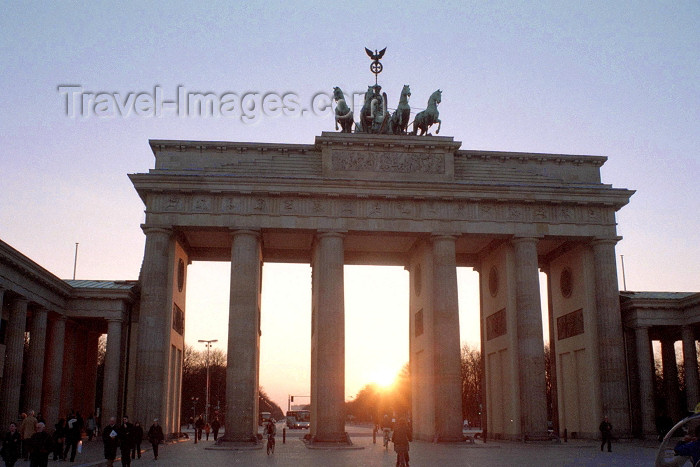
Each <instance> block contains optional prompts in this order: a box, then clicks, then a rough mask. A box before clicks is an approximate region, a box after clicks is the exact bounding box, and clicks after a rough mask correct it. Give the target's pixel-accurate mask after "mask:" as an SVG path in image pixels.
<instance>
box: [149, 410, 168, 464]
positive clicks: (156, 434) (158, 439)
mask: <svg viewBox="0 0 700 467" xmlns="http://www.w3.org/2000/svg"><path fill="white" fill-rule="evenodd" d="M164 439H165V437H164V436H163V429H162V428H161V427H160V425H159V424H158V419H157V418H154V419H153V425H151V427H150V428H149V429H148V441H150V443H151V446H153V456H154V458H155V460H158V445H159V444H160V443H162V442H163V440H164Z"/></svg>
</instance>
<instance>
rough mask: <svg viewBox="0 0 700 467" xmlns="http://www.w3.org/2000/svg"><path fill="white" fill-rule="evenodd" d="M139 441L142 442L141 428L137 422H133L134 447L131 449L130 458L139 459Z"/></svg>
mask: <svg viewBox="0 0 700 467" xmlns="http://www.w3.org/2000/svg"><path fill="white" fill-rule="evenodd" d="M141 441H143V427H142V426H141V423H139V422H138V421H136V422H134V447H133V448H132V449H131V458H132V459H136V458H137V456H138V458H139V459H141Z"/></svg>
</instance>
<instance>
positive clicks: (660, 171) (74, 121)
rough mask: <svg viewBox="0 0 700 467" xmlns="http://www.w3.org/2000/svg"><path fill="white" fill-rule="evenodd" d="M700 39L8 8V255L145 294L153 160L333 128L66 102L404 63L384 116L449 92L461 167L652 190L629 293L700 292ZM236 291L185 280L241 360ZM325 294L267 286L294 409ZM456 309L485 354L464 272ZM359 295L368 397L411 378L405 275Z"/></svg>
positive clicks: (671, 28)
mask: <svg viewBox="0 0 700 467" xmlns="http://www.w3.org/2000/svg"><path fill="white" fill-rule="evenodd" d="M699 24H700V3H698V2H697V1H674V2H656V1H635V2H622V1H616V2H585V3H584V2H573V1H572V2H559V1H558V2H546V1H543V2H527V3H521V2H517V3H516V2H511V1H508V2H477V3H470V2H462V1H460V2H441V3H440V4H436V3H433V2H430V3H418V2H410V1H402V2H396V3H394V2H389V3H387V2H362V1H356V2H351V3H349V4H347V6H344V7H341V6H333V5H329V2H308V1H305V2H303V3H301V2H279V3H278V2H252V1H249V2H235V3H234V2H231V3H229V2H207V4H206V5H204V6H199V5H195V4H193V2H172V1H168V2H148V3H145V2H120V3H115V4H113V5H111V4H104V3H101V2H90V3H89V4H87V5H86V4H84V3H83V2H60V3H58V4H56V5H46V4H45V2H11V1H5V2H3V3H2V6H0V70H1V72H0V85H1V89H2V100H1V101H0V102H1V103H2V106H1V107H0V143H1V145H0V147H2V150H1V151H0V158H1V160H0V162H1V165H0V167H1V168H2V169H1V170H2V176H1V177H0V180H1V181H0V238H2V240H4V241H6V242H7V243H9V244H10V245H12V246H13V247H14V248H16V249H18V250H19V251H21V252H22V253H24V254H26V255H27V256H29V257H30V258H32V259H33V260H34V261H36V262H37V263H39V264H40V265H42V266H44V267H45V268H47V269H48V270H49V271H51V272H53V273H54V274H56V275H58V276H59V277H61V278H71V277H72V274H73V255H74V251H75V243H76V242H79V243H80V246H79V253H78V267H77V278H78V279H136V278H137V277H138V272H139V268H140V265H141V259H142V256H143V245H144V235H143V233H142V231H141V229H140V227H139V225H140V224H141V223H142V222H143V220H144V214H143V210H144V206H143V204H142V202H141V200H140V199H139V197H138V195H137V194H136V191H135V190H134V189H133V187H132V185H131V183H130V181H129V179H128V178H127V174H128V173H140V172H146V171H148V169H149V168H152V167H153V164H154V158H153V155H152V153H151V150H150V148H149V145H148V140H149V139H184V140H222V141H256V142H282V143H312V142H313V140H314V137H315V136H316V135H319V134H320V133H321V132H322V131H333V128H334V124H333V119H332V117H330V116H329V115H315V114H313V113H311V114H306V115H304V116H301V115H296V116H286V115H278V116H268V115H261V116H260V117H259V118H257V119H255V121H254V122H252V123H246V122H243V121H242V119H241V118H237V117H236V116H217V117H211V116H208V117H203V116H199V115H187V116H178V115H176V112H174V111H168V109H166V111H164V112H162V113H160V114H159V115H158V116H155V115H153V113H151V114H150V115H143V113H144V112H141V114H140V113H139V112H137V111H136V110H135V109H136V107H134V108H133V109H131V111H130V112H129V113H128V115H126V116H124V115H120V113H119V112H120V111H119V109H117V108H112V109H111V114H110V112H102V115H104V114H105V113H107V114H110V115H107V116H97V115H96V112H95V109H94V103H93V107H92V111H90V110H91V108H90V105H89V101H88V106H87V110H88V112H87V114H84V115H83V114H82V113H81V112H80V111H78V112H73V115H72V116H70V115H67V112H66V106H67V102H66V93H65V92H64V93H61V92H60V91H59V87H63V86H73V88H71V89H79V90H80V92H82V93H83V94H88V93H93V94H96V93H105V94H109V95H111V96H116V95H117V93H118V95H119V97H120V98H121V100H122V102H123V101H124V99H125V98H127V97H128V96H129V93H133V94H132V95H135V94H138V93H147V94H156V88H158V92H160V93H161V95H162V96H163V99H164V100H173V99H174V98H175V97H176V96H177V95H178V86H180V87H181V88H182V89H185V90H187V91H191V92H197V91H199V92H212V93H214V94H216V95H217V96H221V95H223V94H226V93H236V94H237V95H239V96H243V95H244V94H246V93H257V94H259V95H260V96H262V95H264V94H268V93H275V94H277V95H280V96H282V95H285V94H290V93H293V94H294V95H296V96H298V101H299V103H300V105H301V106H303V107H309V103H310V102H311V99H312V97H313V96H315V95H317V94H318V93H330V92H332V89H333V87H334V86H340V87H341V88H342V89H343V90H344V91H345V92H346V93H348V94H350V93H352V92H360V91H364V90H366V89H367V85H369V84H373V82H374V77H373V75H372V74H371V73H370V71H369V64H370V60H369V59H368V57H367V56H366V55H365V52H364V47H368V48H370V49H381V48H383V47H387V52H386V55H385V57H384V59H383V60H382V63H383V65H384V71H383V72H382V74H381V75H380V78H379V82H380V84H381V85H382V86H383V90H384V91H386V92H387V94H388V96H389V106H390V107H395V106H396V103H397V102H398V97H399V93H400V91H401V87H402V85H403V84H410V86H411V91H412V97H411V101H410V103H411V106H412V107H413V108H420V107H425V103H426V102H427V98H428V96H429V95H430V94H431V93H432V92H433V91H434V90H436V89H438V88H439V89H441V90H442V91H443V93H442V103H441V105H440V107H439V110H440V118H441V120H442V122H443V124H442V129H441V133H440V135H441V136H453V137H454V138H455V140H457V141H461V142H462V149H483V150H503V151H525V152H544V153H565V154H587V155H603V156H607V157H608V158H609V160H608V162H607V163H606V164H605V165H604V166H603V168H602V177H603V182H604V183H609V184H612V185H613V186H614V187H618V188H629V189H633V190H637V193H636V194H635V195H634V196H633V197H632V199H631V202H630V204H629V205H628V206H626V207H624V208H623V209H622V210H621V211H620V212H619V213H618V217H617V219H618V224H619V229H618V232H619V234H620V235H622V236H623V237H624V239H623V240H622V241H621V242H620V243H619V244H618V247H617V253H618V255H620V254H622V255H624V258H625V272H626V282H627V288H628V289H629V290H663V291H699V290H700V248H699V247H698V240H699V235H698V231H699V230H700V225H699V224H700V221H699V219H700V216H698V210H699V209H698V208H699V207H700V202H699V201H698V199H699V198H700V190H699V189H698V183H697V179H698V175H699V172H700V171H699V163H698V157H699V155H700V154H699V153H700V140H699V139H700V136H699V135H700V131H699V129H700V84H699V83H700V52H699V51H700V28H698V25H699ZM76 87H77V88H76ZM62 89H65V88H62ZM126 102H127V103H129V102H132V101H128V100H127V101H126ZM122 105H124V104H123V103H122ZM74 110H75V109H74ZM79 110H82V109H81V108H80V107H79ZM97 110H98V111H99V110H100V109H99V108H98V109H97ZM103 110H104V109H103ZM107 110H110V109H107ZM170 110H172V109H170ZM146 113H147V112H146ZM228 274H229V271H228V265H226V264H201V263H195V264H193V265H192V266H190V270H189V275H190V281H189V283H188V303H187V320H186V322H187V327H186V341H187V342H188V343H189V344H194V345H197V344H196V341H197V339H216V338H218V339H219V345H220V346H221V348H225V341H226V335H225V329H226V327H227V321H228V320H227V309H228ZM309 274H310V268H309V266H308V265H276V264H266V265H265V267H264V284H263V294H264V296H263V323H262V331H263V336H262V344H261V345H262V349H261V355H262V363H261V385H262V386H264V388H265V389H266V391H267V392H268V393H269V394H270V395H271V396H272V398H273V399H274V400H275V401H276V402H277V403H278V404H280V405H281V406H282V407H285V406H286V399H287V395H288V394H295V395H304V394H308V391H309V377H308V374H309V363H310V351H309V348H310V343H309V333H310V276H309ZM459 287H460V289H459V291H460V320H461V332H462V341H463V342H475V341H477V340H478V333H474V332H473V329H474V328H475V327H476V326H478V318H477V317H476V316H477V315H476V314H477V313H478V311H477V310H478V296H477V295H476V275H475V273H474V272H473V271H471V270H468V269H464V270H460V271H459ZM620 287H621V288H622V278H621V274H620ZM345 295H346V349H347V351H346V355H347V357H346V361H347V367H346V393H347V395H348V396H351V395H354V394H355V393H356V392H357V390H359V389H360V387H361V386H362V385H363V384H364V383H365V382H369V381H371V380H373V379H379V377H380V376H381V374H382V373H385V372H387V371H389V372H394V373H395V372H397V371H398V370H399V369H400V367H401V366H402V365H403V364H404V363H405V362H406V361H407V360H408V339H407V335H408V319H407V312H406V309H407V300H408V299H407V295H408V292H407V273H406V272H405V271H403V270H402V269H401V268H380V267H375V268H362V267H347V268H346V292H345ZM200 346H201V347H203V346H202V345H201V344H200Z"/></svg>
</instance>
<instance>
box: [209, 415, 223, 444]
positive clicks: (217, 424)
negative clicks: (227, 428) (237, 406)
mask: <svg viewBox="0 0 700 467" xmlns="http://www.w3.org/2000/svg"><path fill="white" fill-rule="evenodd" d="M220 428H221V422H220V421H219V417H214V421H213V422H211V431H212V432H213V434H214V441H216V440H217V438H218V437H219V429H220Z"/></svg>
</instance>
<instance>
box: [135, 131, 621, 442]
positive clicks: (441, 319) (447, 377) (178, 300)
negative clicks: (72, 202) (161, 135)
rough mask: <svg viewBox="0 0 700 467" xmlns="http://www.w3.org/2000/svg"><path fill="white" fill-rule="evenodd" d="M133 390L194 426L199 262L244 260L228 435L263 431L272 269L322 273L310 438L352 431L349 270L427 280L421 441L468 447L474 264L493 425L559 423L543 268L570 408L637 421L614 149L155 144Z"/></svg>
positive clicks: (317, 276) (362, 141) (419, 143)
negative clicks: (191, 298)
mask: <svg viewBox="0 0 700 467" xmlns="http://www.w3.org/2000/svg"><path fill="white" fill-rule="evenodd" d="M150 144H151V148H152V150H153V153H154V155H155V167H154V169H152V170H150V171H149V172H148V173H141V174H131V175H130V178H131V180H132V182H133V184H134V187H135V188H136V190H137V191H138V193H139V195H140V196H141V199H142V200H143V202H144V204H145V206H146V219H145V223H144V224H143V226H142V227H143V231H144V233H145V234H146V247H145V254H144V260H143V266H142V270H141V278H140V283H141V303H140V311H139V322H138V325H137V328H138V329H137V331H138V332H137V335H138V342H137V343H136V344H137V349H136V351H135V356H134V360H135V365H136V375H135V383H134V388H135V390H134V392H133V393H132V394H133V399H132V400H131V401H130V405H131V406H133V407H134V411H135V415H136V416H137V418H139V419H141V420H149V419H152V418H154V417H156V416H160V417H161V418H162V419H164V421H165V423H164V424H165V426H166V428H167V429H168V431H178V430H176V429H175V428H176V427H179V412H180V405H181V404H180V402H181V401H180V394H181V374H182V355H183V354H182V352H183V346H184V326H183V323H184V319H185V316H186V310H185V292H186V284H187V265H188V264H189V263H190V262H192V261H207V260H211V261H229V262H230V263H231V287H230V297H231V300H230V310H229V338H228V368H227V395H226V399H227V406H228V411H227V414H226V420H225V422H226V439H227V440H228V441H249V440H251V439H253V438H254V436H255V434H256V433H257V403H258V397H257V391H258V366H259V343H260V297H261V277H262V267H263V264H264V262H266V261H267V262H295V263H308V264H310V265H311V267H312V322H311V323H310V326H311V329H312V337H311V379H312V381H311V405H312V410H311V413H312V423H311V435H312V438H313V439H314V440H315V441H318V442H325V441H330V442H338V441H344V440H345V429H344V423H345V422H344V421H345V417H344V396H345V389H344V382H345V373H344V365H345V340H344V291H343V266H344V265H345V264H365V265H373V264H377V265H402V266H404V267H405V268H406V269H407V270H408V271H409V274H410V305H409V309H408V310H406V319H408V320H410V337H409V340H410V345H409V349H410V372H411V380H412V394H413V407H412V419H413V430H414V436H416V437H417V438H420V439H427V440H434V439H438V440H443V441H450V440H459V439H461V437H462V432H461V422H462V417H461V383H460V336H459V315H458V300H457V270H456V268H457V267H460V266H468V267H473V268H474V269H475V270H477V271H478V272H479V276H480V294H481V310H480V313H481V320H480V322H481V338H482V355H483V359H484V360H483V361H484V365H485V368H484V370H485V375H486V381H485V385H484V392H485V394H484V395H483V398H482V400H484V401H485V410H486V420H487V430H488V434H489V436H491V437H496V438H510V439H523V438H527V437H529V438H538V437H543V436H546V435H547V428H548V427H547V410H546V389H545V362H544V360H545V355H544V350H543V323H542V318H541V311H540V310H541V297H540V288H539V274H538V273H539V271H540V270H541V271H544V272H545V273H546V274H547V278H548V279H547V282H548V284H547V285H548V294H549V304H550V310H549V329H550V343H551V353H552V357H553V361H554V362H555V364H554V367H555V368H554V383H555V385H554V390H555V394H556V398H555V399H556V403H555V406H556V407H555V409H556V411H557V412H558V413H557V417H555V418H556V419H557V420H559V421H560V423H561V421H562V420H565V423H566V425H565V426H566V427H567V429H568V430H569V431H570V432H571V431H576V432H577V433H580V434H581V436H584V435H586V434H588V435H591V436H594V435H595V434H596V432H597V424H598V422H599V421H600V418H601V417H602V416H603V415H607V416H608V417H609V418H610V420H611V422H612V423H613V425H614V426H615V427H616V430H617V429H618V428H619V431H620V432H629V427H630V406H629V399H628V388H627V373H626V368H625V356H624V342H623V331H622V324H621V318H620V304H619V291H618V285H617V284H618V282H617V273H616V262H615V259H616V258H615V244H616V242H617V241H618V240H619V237H618V236H617V233H616V221H615V212H616V211H617V210H618V209H620V208H621V207H622V206H624V205H625V204H627V202H628V201H629V198H630V196H631V195H632V194H633V192H632V191H630V190H626V189H620V188H613V187H612V186H611V185H608V184H604V183H602V182H601V178H600V167H601V166H602V165H603V164H604V162H605V161H606V158H605V157H598V156H576V155H559V154H531V153H514V152H489V151H478V150H462V149H460V146H461V143H459V142H456V141H454V140H453V139H452V138H450V137H432V136H428V137H415V136H400V137H398V136H387V135H370V134H364V135H359V134H343V133H323V134H322V135H321V136H318V137H316V140H315V142H314V144H270V143H240V142H210V141H162V140H155V141H151V142H150Z"/></svg>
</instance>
